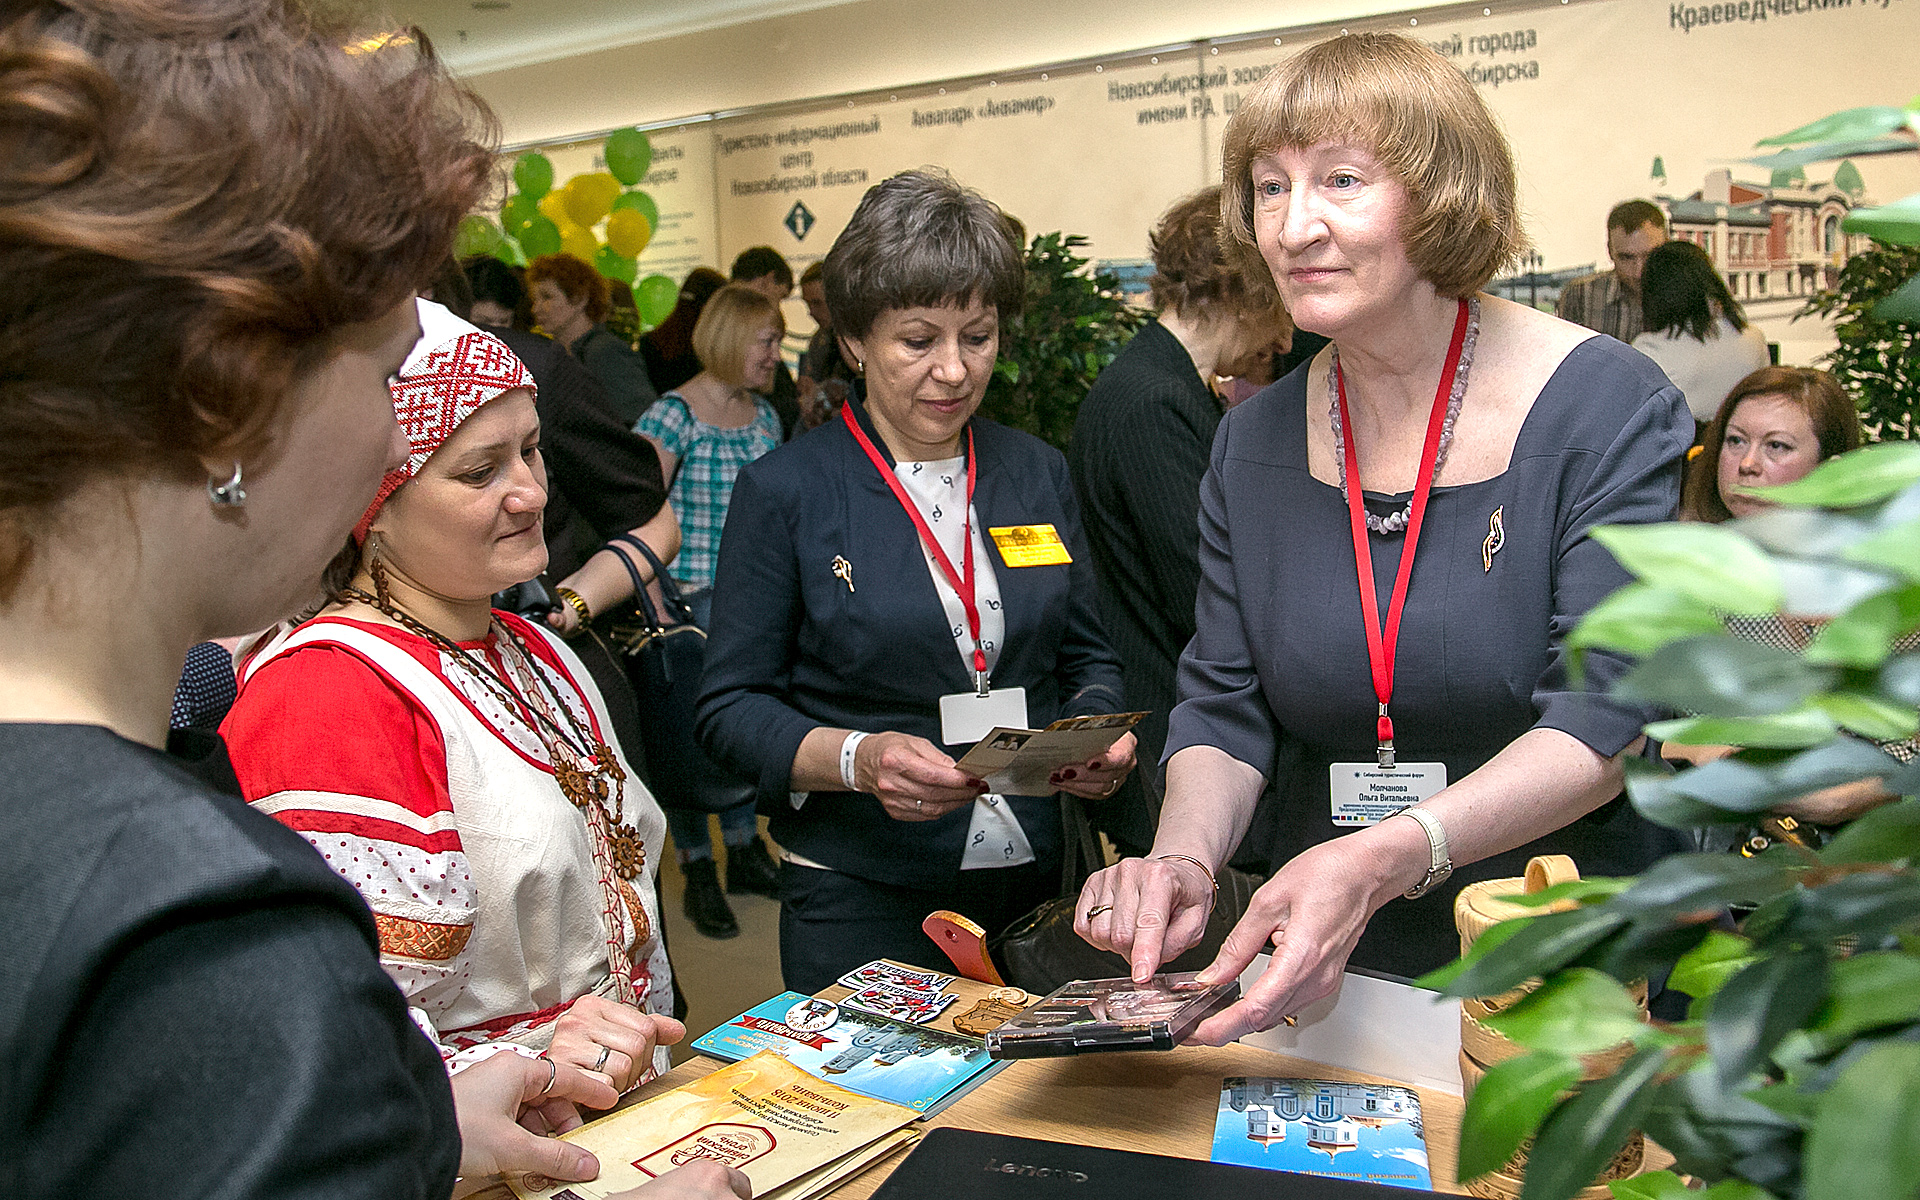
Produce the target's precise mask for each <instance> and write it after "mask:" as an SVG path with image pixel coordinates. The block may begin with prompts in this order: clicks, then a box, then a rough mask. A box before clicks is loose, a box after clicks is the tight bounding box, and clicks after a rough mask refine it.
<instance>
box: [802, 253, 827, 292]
mask: <svg viewBox="0 0 1920 1200" xmlns="http://www.w3.org/2000/svg"><path fill="white" fill-rule="evenodd" d="M826 274H827V264H826V260H824V259H816V260H814V261H813V262H811V263H809V264H807V269H806V270H804V271H802V272H800V286H801V287H805V286H807V285H808V284H810V283H819V284H820V286H822V287H825V286H826V284H825V283H822V282H821V281H822V280H823V279H824V278H825V277H826Z"/></svg>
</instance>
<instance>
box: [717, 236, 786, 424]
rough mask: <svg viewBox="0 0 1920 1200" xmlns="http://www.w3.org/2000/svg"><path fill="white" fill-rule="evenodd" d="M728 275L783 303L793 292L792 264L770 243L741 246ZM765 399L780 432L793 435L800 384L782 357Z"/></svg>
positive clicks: (777, 302)
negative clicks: (777, 422) (778, 424)
mask: <svg viewBox="0 0 1920 1200" xmlns="http://www.w3.org/2000/svg"><path fill="white" fill-rule="evenodd" d="M728 277H729V280H730V282H733V283H739V284H744V285H746V286H747V287H750V288H752V289H753V290H754V291H756V292H759V293H760V294H761V295H763V296H765V297H766V298H767V299H769V300H771V301H773V302H774V303H775V304H785V303H786V302H787V297H789V296H791V295H793V268H792V267H790V266H788V265H787V260H786V259H784V258H782V257H781V256H780V252H779V251H778V250H775V249H774V248H773V247H772V246H752V247H749V248H748V249H745V250H742V251H741V252H740V255H739V257H737V258H735V259H734V260H733V270H732V271H731V272H729V276H728ZM767 402H768V403H769V404H771V405H773V411H775V412H777V413H779V414H780V436H781V437H782V438H790V437H792V436H793V432H794V429H795V427H796V426H798V425H799V423H800V388H799V386H798V385H796V384H795V383H794V381H793V372H792V371H789V370H788V369H787V362H786V359H785V358H782V359H781V360H780V362H779V363H778V364H777V365H776V366H775V367H774V369H773V388H772V390H771V391H769V392H768V394H767Z"/></svg>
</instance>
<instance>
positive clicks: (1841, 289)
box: [1747, 97, 1920, 441]
mask: <svg viewBox="0 0 1920 1200" xmlns="http://www.w3.org/2000/svg"><path fill="white" fill-rule="evenodd" d="M1917 133H1920V97H1917V98H1915V100H1914V101H1913V102H1911V103H1910V104H1908V105H1907V107H1906V108H1892V107H1889V106H1869V107H1865V108H1850V109H1848V110H1846V111H1845V112H1837V113H1833V114H1831V115H1829V116H1825V117H1822V118H1820V119H1819V120H1818V121H1815V122H1813V123H1812V124H1810V125H1803V126H1801V127H1800V128H1799V129H1795V130H1793V131H1792V132H1790V133H1783V134H1781V135H1780V136H1778V137H1772V138H1767V139H1766V140H1764V141H1762V142H1761V143H1760V144H1761V145H1763V146H1781V147H1785V149H1782V150H1779V151H1777V152H1776V153H1773V154H1769V155H1765V156H1762V157H1759V158H1751V159H1748V160H1747V161H1749V162H1751V163H1754V164H1755V165H1757V166H1763V167H1767V168H1770V169H1771V170H1772V171H1773V173H1774V178H1776V179H1778V178H1780V177H1781V176H1782V175H1792V174H1793V173H1795V172H1799V171H1801V170H1802V169H1803V168H1804V167H1806V166H1807V165H1808V164H1810V163H1815V162H1823V161H1831V160H1834V159H1843V160H1845V161H1843V162H1841V163H1840V166H1839V168H1838V169H1836V170H1835V172H1834V176H1833V181H1834V184H1835V186H1837V187H1839V188H1841V189H1842V190H1843V191H1847V192H1849V193H1851V194H1853V195H1855V196H1856V197H1857V196H1858V194H1859V192H1860V191H1861V188H1862V182H1861V179H1860V172H1859V169H1858V168H1856V167H1855V166H1854V165H1853V161H1852V160H1853V159H1855V158H1864V157H1872V156H1875V155H1884V154H1912V153H1914V152H1915V151H1916V150H1920V141H1916V138H1915V135H1916V134H1917ZM1841 228H1842V229H1844V230H1846V232H1848V233H1856V234H1859V233H1864V234H1867V235H1869V236H1870V237H1872V238H1873V240H1874V245H1873V246H1872V248H1871V249H1868V250H1865V251H1862V252H1861V253H1859V254H1855V255H1853V256H1852V258H1850V259H1849V260H1848V262H1847V265H1846V267H1845V268H1843V269H1842V271H1841V272H1840V278H1839V279H1838V280H1837V281H1836V282H1835V284H1834V286H1833V287H1831V288H1825V289H1822V290H1821V291H1818V292H1816V293H1814V294H1813V295H1812V296H1811V297H1809V298H1808V300H1807V306H1806V307H1805V308H1804V309H1802V310H1801V313H1800V315H1801V316H1815V317H1825V318H1829V319H1831V320H1832V321H1833V323H1834V333H1835V335H1836V337H1837V338H1838V339H1839V343H1840V344H1839V346H1838V348H1836V349H1835V350H1834V351H1833V352H1832V353H1831V354H1829V355H1827V356H1826V358H1825V359H1824V360H1823V363H1824V365H1825V366H1826V367H1827V369H1828V370H1830V371H1832V372H1833V373H1834V375H1835V376H1836V377H1837V378H1838V379H1839V380H1840V383H1841V385H1842V386H1843V387H1845V388H1846V389H1847V390H1848V391H1849V392H1850V393H1852V394H1853V396H1854V398H1855V400H1856V401H1857V402H1858V403H1859V405H1860V418H1861V422H1862V425H1863V426H1864V428H1865V429H1866V432H1867V436H1868V437H1870V438H1872V439H1873V440H1874V441H1881V440H1884V439H1890V438H1912V437H1913V435H1914V416H1915V414H1914V408H1915V405H1916V404H1917V403H1920V346H1916V345H1915V341H1914V334H1915V332H1916V331H1920V193H1917V194H1915V195H1911V196H1907V197H1905V198H1904V199H1901V200H1896V201H1894V202H1893V203H1891V204H1885V205H1881V206H1880V207H1878V208H1856V209H1854V210H1853V211H1852V212H1850V213H1848V214H1847V217H1846V219H1845V220H1844V221H1842V222H1841Z"/></svg>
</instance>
